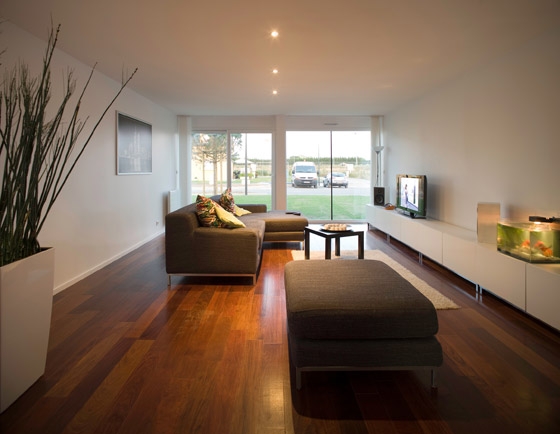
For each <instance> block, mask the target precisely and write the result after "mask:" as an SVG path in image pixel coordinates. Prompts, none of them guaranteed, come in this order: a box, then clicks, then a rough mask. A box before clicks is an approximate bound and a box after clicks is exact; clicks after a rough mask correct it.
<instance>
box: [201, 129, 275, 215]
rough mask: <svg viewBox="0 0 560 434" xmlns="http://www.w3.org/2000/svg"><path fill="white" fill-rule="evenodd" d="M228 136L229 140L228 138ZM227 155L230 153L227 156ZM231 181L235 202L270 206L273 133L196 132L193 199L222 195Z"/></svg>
mask: <svg viewBox="0 0 560 434" xmlns="http://www.w3.org/2000/svg"><path fill="white" fill-rule="evenodd" d="M228 139H229V140H228ZM228 155H231V157H230V158H228ZM228 179H229V180H231V188H232V193H233V196H234V198H235V201H236V203H239V204H243V203H264V204H266V205H267V206H268V208H269V209H270V208H271V205H272V197H271V191H272V188H271V179H272V134H271V133H227V132H196V133H194V134H193V136H192V161H191V181H192V199H193V201H194V200H196V196H197V195H199V194H200V195H203V196H212V195H216V194H221V193H222V192H223V191H224V190H225V189H226V188H227V186H228Z"/></svg>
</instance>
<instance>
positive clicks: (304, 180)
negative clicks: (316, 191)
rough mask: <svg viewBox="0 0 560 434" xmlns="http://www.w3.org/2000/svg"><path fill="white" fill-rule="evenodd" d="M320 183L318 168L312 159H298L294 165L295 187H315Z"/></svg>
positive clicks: (293, 180)
mask: <svg viewBox="0 0 560 434" xmlns="http://www.w3.org/2000/svg"><path fill="white" fill-rule="evenodd" d="M318 184H319V181H318V176H317V168H316V167H315V164H314V163H312V162H310V161H298V162H296V163H294V165H293V167H292V186H293V187H305V186H308V187H315V188H317V187H318Z"/></svg>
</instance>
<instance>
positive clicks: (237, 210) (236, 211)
mask: <svg viewBox="0 0 560 434" xmlns="http://www.w3.org/2000/svg"><path fill="white" fill-rule="evenodd" d="M233 213H234V214H235V215H236V216H237V217H239V216H242V215H245V214H251V211H249V210H246V209H243V208H240V207H238V206H237V205H235V204H233Z"/></svg>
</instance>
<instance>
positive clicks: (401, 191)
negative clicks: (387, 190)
mask: <svg viewBox="0 0 560 434" xmlns="http://www.w3.org/2000/svg"><path fill="white" fill-rule="evenodd" d="M426 186H427V183H426V176H425V175H397V208H398V209H400V210H401V211H403V212H404V213H405V214H408V215H410V216H411V217H419V218H422V217H426Z"/></svg>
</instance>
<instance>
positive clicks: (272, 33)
mask: <svg viewBox="0 0 560 434" xmlns="http://www.w3.org/2000/svg"><path fill="white" fill-rule="evenodd" d="M270 36H272V37H273V38H277V37H278V32H277V31H276V30H273V31H272V32H270Z"/></svg>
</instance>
